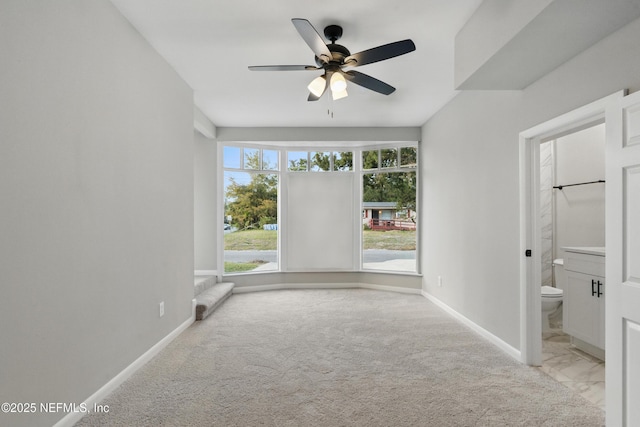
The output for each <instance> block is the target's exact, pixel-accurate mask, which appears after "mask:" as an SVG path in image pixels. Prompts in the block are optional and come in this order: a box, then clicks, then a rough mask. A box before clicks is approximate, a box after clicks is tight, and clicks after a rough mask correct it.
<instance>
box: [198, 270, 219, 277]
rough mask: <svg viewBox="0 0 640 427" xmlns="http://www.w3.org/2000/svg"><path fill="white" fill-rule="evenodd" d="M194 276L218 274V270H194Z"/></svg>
mask: <svg viewBox="0 0 640 427" xmlns="http://www.w3.org/2000/svg"><path fill="white" fill-rule="evenodd" d="M193 275H194V276H217V275H218V270H194V271H193Z"/></svg>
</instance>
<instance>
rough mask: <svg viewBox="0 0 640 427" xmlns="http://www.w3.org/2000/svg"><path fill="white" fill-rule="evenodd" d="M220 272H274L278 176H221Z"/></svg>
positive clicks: (226, 174) (249, 174)
mask: <svg viewBox="0 0 640 427" xmlns="http://www.w3.org/2000/svg"><path fill="white" fill-rule="evenodd" d="M224 211H225V213H224V272H225V274H229V273H238V272H244V271H269V270H277V269H278V258H277V253H278V230H277V229H278V226H277V224H278V175H276V174H258V173H247V172H230V171H225V173H224Z"/></svg>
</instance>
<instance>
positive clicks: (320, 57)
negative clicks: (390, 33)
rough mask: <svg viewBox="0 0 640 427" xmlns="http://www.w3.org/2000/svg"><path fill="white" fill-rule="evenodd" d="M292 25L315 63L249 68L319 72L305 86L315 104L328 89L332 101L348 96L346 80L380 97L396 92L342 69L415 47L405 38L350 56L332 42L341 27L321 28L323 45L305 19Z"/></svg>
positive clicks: (371, 78)
mask: <svg viewBox="0 0 640 427" xmlns="http://www.w3.org/2000/svg"><path fill="white" fill-rule="evenodd" d="M291 22H293V25H294V26H295V27H296V30H298V33H300V36H302V39H303V40H304V41H305V42H306V43H307V45H308V46H309V47H310V48H311V50H312V51H313V53H314V54H315V62H316V64H317V66H313V65H258V66H250V67H249V70H251V71H317V70H323V71H324V73H323V74H322V75H321V76H319V77H316V78H315V79H314V80H313V81H311V83H310V84H309V85H308V86H307V89H309V92H310V93H309V98H308V99H307V100H308V101H317V100H318V99H320V97H322V95H323V94H324V93H325V92H326V91H327V88H330V89H331V94H332V98H333V99H334V100H337V99H342V98H345V97H347V96H348V94H347V80H349V81H350V82H351V83H354V84H357V85H358V86H362V87H364V88H367V89H369V90H372V91H374V92H378V93H381V94H383V95H389V94H391V93H393V92H394V91H395V90H396V89H395V88H394V87H393V86H391V85H388V84H387V83H384V82H383V81H380V80H378V79H376V78H374V77H371V76H369V75H367V74H364V73H360V72H358V71H353V70H350V71H344V70H343V67H359V66H362V65H367V64H372V63H374V62H379V61H384V60H386V59H390V58H395V57H396V56H400V55H404V54H406V53H409V52H413V51H414V50H416V46H415V44H414V43H413V42H412V41H411V40H409V39H407V40H401V41H397V42H394V43H389V44H385V45H382V46H378V47H374V48H372V49H368V50H364V51H362V52H358V53H355V54H353V55H352V54H351V52H349V50H348V49H347V48H346V47H344V46H341V45H339V44H336V41H337V40H338V39H340V37H342V27H340V26H339V25H329V26H327V27H326V28H325V29H324V35H325V37H326V38H327V39H328V40H329V41H330V42H331V43H330V44H325V42H324V41H323V40H322V37H320V34H318V32H317V31H316V29H315V28H314V27H313V25H311V23H310V22H309V21H307V20H306V19H299V18H294V19H292V20H291Z"/></svg>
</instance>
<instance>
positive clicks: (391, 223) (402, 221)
mask: <svg viewBox="0 0 640 427" xmlns="http://www.w3.org/2000/svg"><path fill="white" fill-rule="evenodd" d="M362 179H363V182H362V184H363V194H362V223H363V231H362V244H363V247H362V260H363V268H364V269H367V270H385V271H409V272H414V271H416V218H417V215H416V172H390V173H370V174H364V175H363V177H362Z"/></svg>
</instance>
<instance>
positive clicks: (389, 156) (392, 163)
mask: <svg viewBox="0 0 640 427" xmlns="http://www.w3.org/2000/svg"><path fill="white" fill-rule="evenodd" d="M380 159H381V161H380V164H381V167H383V168H395V167H398V150H397V149H395V148H386V149H384V150H380Z"/></svg>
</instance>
